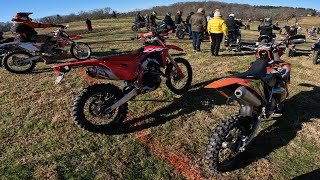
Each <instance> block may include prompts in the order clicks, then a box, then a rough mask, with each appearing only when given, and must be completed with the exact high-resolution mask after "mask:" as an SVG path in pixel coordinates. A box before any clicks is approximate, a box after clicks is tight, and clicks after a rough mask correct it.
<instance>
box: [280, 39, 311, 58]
mask: <svg viewBox="0 0 320 180" xmlns="http://www.w3.org/2000/svg"><path fill="white" fill-rule="evenodd" d="M306 42H307V41H306V36H305V35H293V36H289V37H286V38H285V39H284V43H285V45H286V50H285V53H286V55H287V56H288V57H293V56H294V55H295V53H296V44H302V43H306Z"/></svg>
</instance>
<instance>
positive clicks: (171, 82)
mask: <svg viewBox="0 0 320 180" xmlns="http://www.w3.org/2000/svg"><path fill="white" fill-rule="evenodd" d="M174 60H175V62H176V63H177V64H178V66H179V67H180V69H181V70H182V72H183V74H184V75H185V77H184V78H181V77H180V74H179V72H178V70H177V69H176V67H175V66H174V65H173V64H172V63H170V64H168V66H167V68H166V71H165V74H166V76H167V77H168V78H167V80H166V85H167V86H168V88H169V89H170V90H171V91H172V92H174V93H175V94H183V93H185V92H186V91H188V89H189V88H190V86H191V81H192V68H191V65H190V63H189V62H188V61H187V60H185V59H183V58H175V59H174ZM182 80H185V82H182ZM181 82H182V83H181ZM176 85H178V87H176ZM180 86H181V87H180Z"/></svg>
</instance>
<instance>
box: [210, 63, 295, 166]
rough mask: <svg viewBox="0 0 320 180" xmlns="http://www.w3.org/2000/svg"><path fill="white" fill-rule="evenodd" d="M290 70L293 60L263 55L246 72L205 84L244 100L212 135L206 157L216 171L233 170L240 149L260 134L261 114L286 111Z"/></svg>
mask: <svg viewBox="0 0 320 180" xmlns="http://www.w3.org/2000/svg"><path fill="white" fill-rule="evenodd" d="M290 70H291V66H290V64H289V63H286V62H284V61H281V60H270V59H269V58H260V59H258V60H257V61H255V62H253V63H252V64H251V67H250V68H249V69H248V70H247V71H246V72H244V73H240V74H237V75H234V76H232V77H227V78H223V79H220V80H218V81H215V82H213V83H211V84H209V85H207V86H206V87H205V88H214V89H217V90H218V91H219V92H220V93H221V94H222V95H223V96H225V97H227V98H233V99H235V100H236V101H237V102H238V103H239V104H240V109H239V113H238V114H237V115H235V116H231V117H226V118H225V119H224V120H222V121H221V122H220V123H219V124H218V125H217V126H216V128H214V129H213V130H212V131H211V133H210V135H209V142H208V144H207V148H206V161H207V163H208V165H209V167H210V169H211V170H212V171H215V172H219V171H220V172H224V171H230V170H233V169H234V168H235V165H236V164H237V162H238V161H237V158H238V157H239V156H238V155H239V153H241V152H243V151H245V150H246V147H247V145H248V144H249V143H250V142H251V140H252V139H253V138H254V137H255V135H256V134H257V132H258V128H259V125H260V122H261V118H269V117H275V116H280V115H282V111H283V108H284V101H285V100H286V98H287V97H288V83H289V82H290Z"/></svg>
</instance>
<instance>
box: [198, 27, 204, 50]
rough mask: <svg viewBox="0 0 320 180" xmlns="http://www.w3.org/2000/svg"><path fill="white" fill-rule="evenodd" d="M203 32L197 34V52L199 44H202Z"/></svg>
mask: <svg viewBox="0 0 320 180" xmlns="http://www.w3.org/2000/svg"><path fill="white" fill-rule="evenodd" d="M202 37H203V32H198V41H197V51H200V50H201V48H200V46H201V42H202Z"/></svg>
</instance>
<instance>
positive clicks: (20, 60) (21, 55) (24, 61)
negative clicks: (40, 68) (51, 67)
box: [2, 28, 92, 74]
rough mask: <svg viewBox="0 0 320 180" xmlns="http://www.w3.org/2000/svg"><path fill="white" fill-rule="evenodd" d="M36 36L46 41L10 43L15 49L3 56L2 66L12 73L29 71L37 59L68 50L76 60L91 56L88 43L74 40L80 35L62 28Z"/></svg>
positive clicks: (59, 55)
mask: <svg viewBox="0 0 320 180" xmlns="http://www.w3.org/2000/svg"><path fill="white" fill-rule="evenodd" d="M38 37H39V39H44V38H45V39H46V42H13V43H11V46H12V48H14V49H15V51H13V52H10V53H8V54H7V55H6V56H5V57H4V58H3V60H2V64H3V67H4V68H5V69H6V70H8V71H10V72H12V73H16V74H23V73H28V72H31V71H32V70H33V69H34V67H35V66H36V64H37V62H38V61H40V60H46V59H50V58H52V59H55V58H57V57H61V56H66V55H67V54H68V52H69V51H70V52H71V55H72V57H74V58H75V59H77V60H86V59H88V58H90V56H91V52H92V51H91V48H90V47H89V45H88V44H86V43H83V42H75V41H74V39H80V38H82V37H81V36H78V35H75V36H70V35H69V34H68V33H67V32H66V31H65V30H64V29H62V28H60V29H58V30H56V31H54V32H52V36H38Z"/></svg>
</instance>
